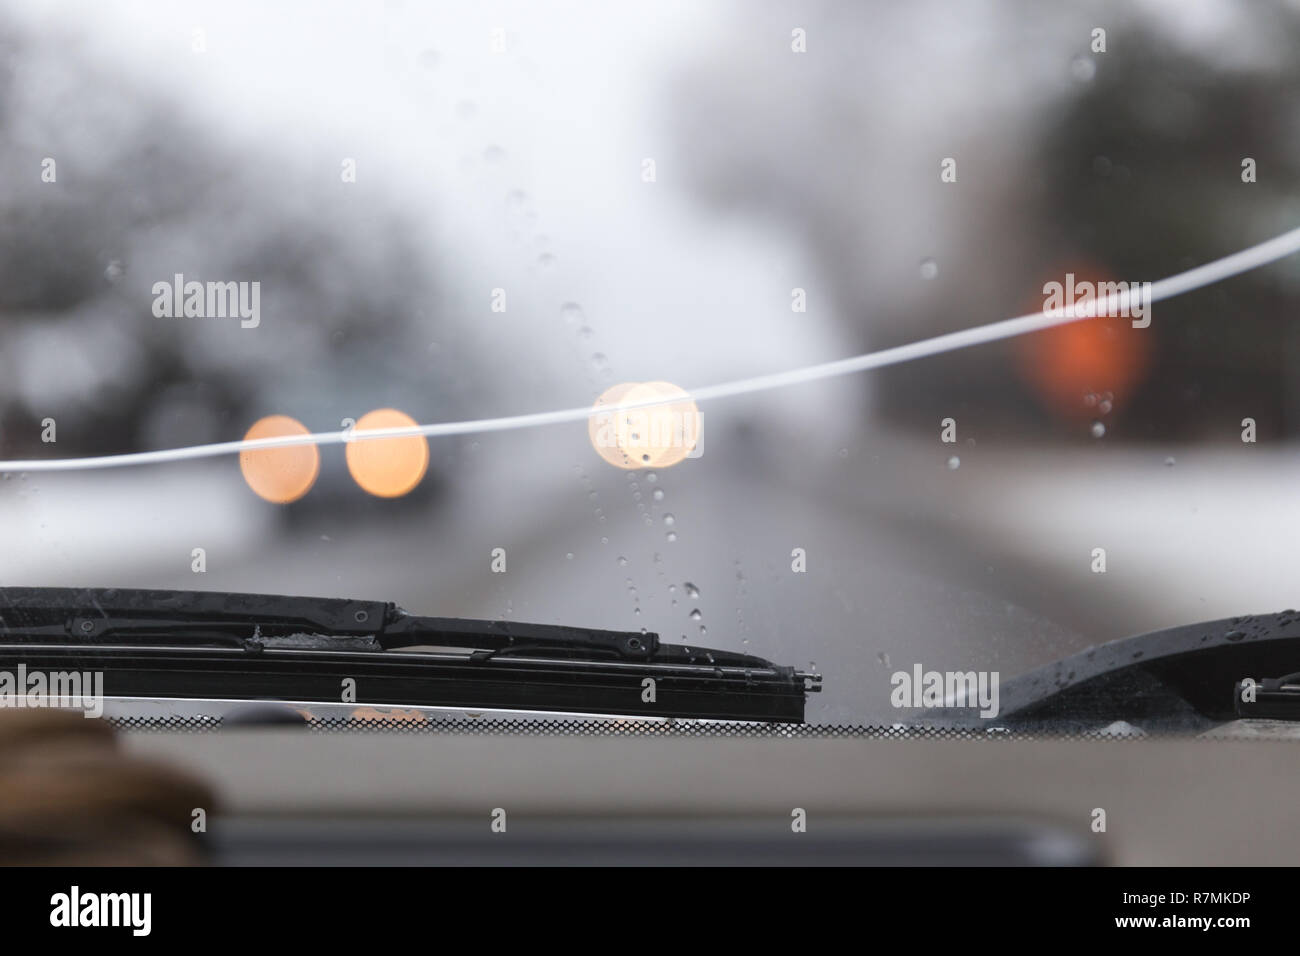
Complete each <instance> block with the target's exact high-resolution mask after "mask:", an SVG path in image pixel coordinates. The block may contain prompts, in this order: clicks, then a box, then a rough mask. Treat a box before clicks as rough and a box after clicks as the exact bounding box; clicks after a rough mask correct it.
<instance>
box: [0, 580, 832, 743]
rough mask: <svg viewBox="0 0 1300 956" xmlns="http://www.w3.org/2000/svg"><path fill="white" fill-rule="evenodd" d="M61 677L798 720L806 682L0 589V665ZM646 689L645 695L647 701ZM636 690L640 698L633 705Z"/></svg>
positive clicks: (815, 681) (813, 687)
mask: <svg viewBox="0 0 1300 956" xmlns="http://www.w3.org/2000/svg"><path fill="white" fill-rule="evenodd" d="M6 661H11V662H12V661H21V662H24V663H26V664H27V665H28V667H29V668H32V667H35V666H37V665H42V664H43V665H48V666H49V667H50V668H51V669H58V665H59V664H60V662H62V665H63V666H64V667H67V666H70V665H72V664H75V665H76V666H77V667H78V668H79V669H87V668H88V667H89V668H93V669H97V670H103V671H104V674H105V688H106V690H105V693H106V694H107V695H108V696H120V697H182V698H205V697H212V698H222V699H231V698H233V699H241V700H300V701H324V702H337V701H338V699H339V686H340V682H341V681H342V680H344V679H346V678H349V677H350V678H352V680H353V682H354V684H355V689H356V698H355V702H356V703H358V704H365V705H375V704H379V705H386V706H402V705H404V706H451V707H474V708H482V709H489V708H503V709H536V710H549V711H565V712H574V713H611V714H623V715H646V716H650V715H653V716H671V717H700V718H714V719H737V720H779V721H801V720H802V719H803V714H804V702H805V699H806V695H807V694H808V693H810V692H813V691H817V690H820V682H821V677H820V676H819V675H812V674H805V673H802V672H799V671H796V670H794V669H793V668H790V667H782V666H779V665H775V664H772V663H771V662H769V661H766V660H764V659H762V658H759V657H754V656H751V655H747V654H737V653H734V652H731V651H722V650H713V649H709V648H699V647H684V646H677V645H664V644H662V643H661V642H660V641H659V637H658V635H656V634H653V633H639V632H624V631H608V630H598V629H593V628H581V627H568V626H563V625H550V624H525V623H520V622H515V621H475V620H461V619H455V618H434V617H421V616H418V615H413V614H408V613H407V612H406V611H404V610H402V609H401V608H400V607H398V606H396V605H395V604H392V603H385V602H379V601H350V600H340V599H336V598H314V597H282V596H275V595H263V594H237V593H225V592H207V591H159V590H131V589H120V588H105V589H98V588H91V589H73V588H0V664H3V663H4V662H6ZM647 679H649V680H650V681H651V682H652V684H651V685H649V686H647V685H646V684H645V681H646V680H647ZM647 691H649V692H647Z"/></svg>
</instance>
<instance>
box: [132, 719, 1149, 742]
mask: <svg viewBox="0 0 1300 956" xmlns="http://www.w3.org/2000/svg"><path fill="white" fill-rule="evenodd" d="M107 720H108V722H109V723H110V724H112V725H113V726H114V727H116V728H118V729H119V730H124V731H152V732H159V731H164V732H173V733H210V732H212V731H216V730H220V729H222V727H223V723H222V721H221V719H220V718H219V717H118V718H107ZM232 726H243V725H232ZM285 726H292V725H285ZM303 729H304V730H306V731H307V732H309V733H324V734H331V733H399V734H479V735H489V736H492V735H497V736H509V735H528V736H535V737H755V738H761V737H784V738H788V739H797V738H811V739H830V738H837V737H843V738H869V739H879V740H1033V739H1046V740H1060V739H1078V740H1138V739H1142V737H1141V735H1137V734H1114V733H1103V732H1100V731H1080V732H1062V733H1024V732H1019V731H1009V730H985V731H981V730H977V729H971V728H958V727H901V726H893V725H853V724H757V723H736V724H728V723H701V722H696V721H662V722H660V721H637V720H627V721H619V720H582V719H573V718H563V719H554V720H551V719H547V718H530V719H521V718H501V719H496V718H482V717H480V718H464V717H448V718H431V719H427V720H412V719H409V718H383V717H374V718H357V717H332V718H319V719H315V720H311V721H309V722H307V724H306V725H305V726H304V728H303ZM1151 736H1157V735H1151Z"/></svg>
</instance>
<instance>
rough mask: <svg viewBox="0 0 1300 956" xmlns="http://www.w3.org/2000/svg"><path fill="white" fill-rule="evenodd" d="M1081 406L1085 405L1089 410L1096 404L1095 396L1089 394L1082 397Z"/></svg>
mask: <svg viewBox="0 0 1300 956" xmlns="http://www.w3.org/2000/svg"><path fill="white" fill-rule="evenodd" d="M1083 404H1085V405H1087V406H1088V407H1089V408H1092V407H1094V406H1095V405H1096V404H1097V396H1096V395H1094V394H1093V393H1092V392H1089V393H1088V394H1087V395H1085V396H1083Z"/></svg>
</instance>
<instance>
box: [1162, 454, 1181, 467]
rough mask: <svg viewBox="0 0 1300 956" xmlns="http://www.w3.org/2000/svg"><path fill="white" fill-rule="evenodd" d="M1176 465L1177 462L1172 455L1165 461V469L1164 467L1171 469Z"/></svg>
mask: <svg viewBox="0 0 1300 956" xmlns="http://www.w3.org/2000/svg"><path fill="white" fill-rule="evenodd" d="M1176 464H1178V462H1177V460H1176V459H1175V458H1174V456H1173V455H1170V456H1169V457H1168V458H1166V459H1165V467H1166V468H1172V467H1174V465H1176Z"/></svg>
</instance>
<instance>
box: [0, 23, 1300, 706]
mask: <svg viewBox="0 0 1300 956" xmlns="http://www.w3.org/2000/svg"><path fill="white" fill-rule="evenodd" d="M1297 48H1300V10H1298V9H1297V8H1296V7H1295V5H1294V4H1292V5H1286V4H1266V5H1261V4H1251V3H1246V2H1238V3H1232V2H1209V0H1204V2H1202V0H1196V2H1191V0H1178V2H1168V3H1156V2H1151V3H1142V4H1119V3H1110V4H1089V5H1086V6H1085V5H1076V6H1075V7H1074V8H1073V9H1058V8H1057V6H1056V5H1046V6H1045V5H1043V4H1040V3H1029V2H1019V0H1004V2H997V3H984V4H959V5H952V4H934V3H928V2H914V3H908V4H859V3H852V2H847V0H845V2H817V3H801V4H798V5H796V7H795V8H790V7H789V6H788V5H786V4H776V3H768V4H761V5H754V4H749V3H746V4H740V3H732V2H715V3H699V2H681V3H672V2H663V3H655V4H652V5H626V4H600V3H588V2H572V3H548V4H544V5H539V4H535V3H528V2H522V0H520V2H503V3H496V4H493V5H491V6H488V7H484V6H481V5H476V4H457V5H438V6H436V7H433V6H429V5H425V4H420V3H414V2H406V3H403V2H399V0H390V2H387V3H385V4H384V5H383V6H382V8H375V9H372V8H371V5H367V4H358V3H349V2H329V3H319V2H314V3H305V2H303V3H292V4H278V5H275V6H273V7H270V8H268V7H265V6H263V5H261V4H254V3H210V4H200V5H191V6H183V5H172V4H165V3H153V2H145V0H139V2H135V3H126V4H117V5H114V6H112V7H111V8H110V7H109V6H107V5H101V4H91V3H69V4H54V5H48V4H44V3H19V4H16V5H13V7H12V9H10V10H9V11H8V12H6V13H5V14H3V19H0V50H2V51H3V64H4V67H5V68H4V70H3V71H0V165H2V166H3V168H4V170H5V171H6V175H5V176H4V177H2V178H0V204H2V205H3V210H4V215H3V217H0V249H3V254H2V255H0V316H2V317H3V323H0V368H2V369H3V374H2V375H0V457H3V458H4V459H5V460H6V461H7V462H8V464H7V465H6V466H5V467H6V468H8V471H7V472H6V473H5V474H4V481H3V483H2V484H0V514H2V515H3V526H4V527H5V529H6V532H5V540H6V542H7V547H6V548H5V549H3V551H2V552H0V580H3V582H5V583H6V584H24V585H30V586H77V587H124V588H129V587H139V588H177V589H188V590H215V591H249V592H263V593H272V594H292V595H316V596H323V597H339V598H356V599H367V600H376V601H393V602H396V603H397V604H399V605H401V606H403V607H404V608H406V609H407V610H408V611H410V612H412V613H413V614H423V615H432V616H437V617H441V618H451V617H464V618H481V619H501V620H506V621H523V622H534V623H540V624H566V625H572V626H577V627H584V628H599V629H609V630H617V631H632V632H636V631H640V630H641V629H645V630H646V631H647V632H653V633H657V634H659V635H660V638H661V640H662V641H664V642H665V643H669V644H681V645H685V646H705V647H710V648H717V649H722V650H728V651H734V652H739V653H744V654H750V655H755V656H757V657H761V658H766V659H768V660H771V661H775V662H779V663H781V664H785V665H791V666H794V667H796V668H798V669H799V670H802V671H814V672H817V673H819V674H821V675H823V677H824V685H823V687H822V692H821V693H820V694H817V695H814V696H812V697H810V698H809V701H808V706H807V719H808V720H810V721H812V722H814V723H822V724H850V723H851V724H890V723H894V722H897V721H900V720H906V719H911V718H912V717H914V716H916V714H917V708H916V707H915V706H913V705H914V704H923V700H922V695H921V694H920V692H919V691H917V692H916V694H915V695H914V694H913V691H914V690H916V688H915V687H913V684H912V683H911V682H913V681H914V680H917V681H918V682H919V679H920V678H923V677H924V675H926V674H929V673H931V672H934V673H937V674H939V675H945V674H952V673H974V674H976V675H980V676H979V678H978V679H979V680H981V681H984V680H986V678H987V679H992V678H1000V679H1001V680H1002V681H1004V682H1005V681H1007V680H1010V679H1012V678H1014V677H1015V676H1017V675H1021V674H1024V673H1026V672H1028V671H1031V670H1033V669H1035V668H1038V667H1041V666H1044V665H1047V664H1049V663H1051V662H1053V661H1057V660H1059V659H1061V658H1063V657H1066V656H1068V655H1072V654H1075V653H1078V652H1081V651H1085V650H1087V649H1089V648H1092V647H1094V646H1096V645H1098V644H1100V643H1103V642H1106V641H1110V640H1113V639H1117V638H1121V637H1125V636H1128V635H1134V634H1139V633H1142V632H1146V631H1151V630H1154V629H1158V628H1165V627H1171V626H1175V625H1183V624H1192V623H1195V622H1198V621H1205V620H1210V619H1217V618H1225V617H1231V616H1234V615H1242V614H1249V613H1261V612H1267V611H1279V610H1282V609H1283V608H1287V607H1290V606H1292V605H1295V604H1296V602H1297V597H1296V594H1295V589H1294V579H1293V576H1292V575H1291V574H1290V569H1291V561H1290V538H1289V530H1290V529H1291V527H1292V521H1293V520H1296V519H1300V512H1297V507H1298V506H1297V504H1296V498H1295V495H1294V485H1295V482H1294V477H1295V461H1296V450H1297V446H1296V444H1295V437H1296V434H1297V424H1298V423H1300V414H1298V413H1300V407H1297V401H1300V393H1298V392H1297V390H1296V389H1295V387H1294V384H1293V376H1292V374H1291V369H1293V368H1295V367H1296V364H1297V361H1300V355H1298V354H1297V350H1298V349H1300V340H1298V339H1297V337H1296V334H1295V331H1294V322H1293V321H1292V320H1293V318H1294V316H1295V315H1296V310H1297V306H1298V305H1300V256H1290V255H1289V252H1291V251H1294V250H1295V248H1296V247H1300V242H1296V241H1294V236H1293V237H1292V239H1291V240H1287V241H1285V242H1284V243H1283V245H1282V246H1272V247H1269V248H1268V249H1266V250H1265V251H1264V252H1262V253H1260V254H1259V255H1257V256H1256V257H1255V259H1253V260H1251V261H1250V262H1239V263H1238V265H1239V266H1240V268H1238V267H1236V266H1233V265H1231V264H1230V265H1229V266H1228V267H1226V268H1224V269H1222V270H1220V271H1218V272H1215V271H1213V270H1210V271H1208V272H1198V271H1196V270H1197V269H1198V267H1201V266H1204V265H1206V264H1211V263H1215V262H1218V261H1219V260H1222V259H1224V258H1225V257H1229V256H1231V255H1233V254H1236V253H1239V252H1241V251H1242V250H1246V249H1249V248H1252V247H1255V246H1257V245H1258V244H1260V243H1264V242H1266V241H1268V240H1271V239H1274V238H1275V237H1278V236H1285V235H1288V234H1289V231H1290V230H1294V229H1296V228H1297V226H1300V199H1297V196H1296V194H1295V191H1294V188H1293V184H1294V182H1295V181H1296V176H1297V173H1300V138H1297V129H1300V124H1298V123H1297V119H1300V117H1298V116H1297V113H1296V101H1295V96H1294V92H1295V90H1296V89H1297V88H1300V75H1298V74H1300V61H1297V58H1296V57H1295V50H1296V49H1297ZM1288 243H1289V244H1288ZM1234 270H1235V271H1234ZM1189 273H1190V276H1188V275H1187V274H1189ZM1178 276H1184V277H1185V278H1184V279H1183V280H1181V281H1179V282H1175V283H1173V284H1163V285H1162V284H1161V280H1165V279H1168V278H1169V277H1178ZM1089 308H1091V309H1092V310H1093V312H1092V314H1096V313H1101V314H1100V316H1099V317H1096V318H1085V319H1082V320H1077V321H1067V320H1068V319H1076V318H1077V315H1078V314H1080V313H1079V312H1077V311H1069V314H1068V315H1066V314H1065V312H1066V311H1067V310H1082V311H1083V312H1085V313H1086V312H1087V310H1088V309H1089ZM1024 316H1030V317H1034V316H1036V317H1037V319H1038V320H1043V321H1040V322H1039V323H1038V325H1023V326H1020V327H1016V328H1014V329H1013V328H1008V327H1005V326H997V327H995V328H994V329H992V330H991V331H989V332H988V333H987V334H975V335H971V336H968V337H954V338H947V339H941V340H940V341H939V342H938V343H937V344H933V345H931V346H928V347H926V348H923V349H919V350H916V351H915V352H908V351H907V350H897V351H895V350H896V349H897V348H898V347H899V346H904V345H907V344H909V343H917V342H924V341H928V340H930V339H933V338H935V337H937V336H942V335H945V334H947V333H954V332H960V331H962V330H969V329H976V328H980V327H985V326H990V325H991V324H993V323H998V322H1000V321H1002V320H1005V319H1008V318H1014V317H1024ZM1053 317H1054V318H1053ZM1034 329H1036V330H1034ZM856 356H874V357H871V358H866V359H863V360H861V361H859V362H857V363H848V364H847V365H835V364H828V363H836V362H839V361H840V360H845V359H851V358H853V357H856ZM783 373H790V374H788V375H785V374H783ZM656 402H657V403H658V404H654V403H656ZM553 412H559V413H562V414H557V415H549V414H547V413H553ZM417 424H418V425H442V426H443V427H442V428H439V429H430V430H429V433H428V434H421V435H413V434H410V433H409V432H408V433H405V434H403V435H402V437H399V438H388V439H386V440H380V439H373V438H372V439H364V438H363V439H360V440H358V438H357V436H356V435H355V434H354V432H358V431H360V432H364V431H367V430H374V429H384V428H399V429H400V428H405V427H409V426H413V425H417ZM322 433H330V434H328V435H323V434H322ZM294 434H300V435H308V434H315V435H317V436H318V439H317V440H314V441H312V442H311V443H299V444H292V445H274V446H252V447H244V448H241V447H240V446H239V445H237V444H236V445H230V446H224V447H221V448H218V449H211V448H208V449H207V450H200V451H197V452H192V453H191V452H187V451H185V449H194V448H195V447H196V446H210V445H214V444H220V443H232V442H234V443H238V442H240V441H241V440H245V439H264V438H271V439H274V438H277V437H284V436H288V435H294ZM154 453H157V454H154ZM133 454H138V455H140V456H141V457H139V458H138V459H131V460H127V461H125V462H123V461H116V462H114V461H109V462H105V461H103V460H102V456H117V455H133ZM64 459H86V461H83V462H81V464H80V465H75V466H60V467H58V468H57V469H55V470H48V469H45V468H43V467H42V465H41V464H40V462H46V461H50V460H64ZM106 465H107V466H110V467H104V466H106ZM900 675H901V676H900ZM1235 676H1236V675H1234V677H1235ZM1261 676H1266V677H1277V676H1280V675H1277V674H1267V675H1261ZM949 683H951V682H949ZM981 686H983V685H981ZM993 716H996V708H994V714H993Z"/></svg>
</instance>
